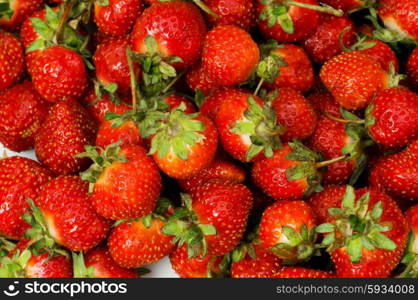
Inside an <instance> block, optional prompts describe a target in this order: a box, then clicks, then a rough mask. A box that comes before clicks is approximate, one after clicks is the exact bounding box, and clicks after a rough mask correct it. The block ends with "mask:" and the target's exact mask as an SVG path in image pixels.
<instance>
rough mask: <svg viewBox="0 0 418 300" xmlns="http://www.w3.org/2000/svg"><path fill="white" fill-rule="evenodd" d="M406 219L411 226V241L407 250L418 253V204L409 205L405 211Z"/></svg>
mask: <svg viewBox="0 0 418 300" xmlns="http://www.w3.org/2000/svg"><path fill="white" fill-rule="evenodd" d="M405 217H406V220H407V221H408V224H409V226H410V227H411V232H412V237H411V238H410V239H411V240H412V243H411V244H410V248H409V251H410V252H413V253H415V254H418V240H417V235H418V205H414V206H412V207H410V208H409V209H408V210H407V211H406V213H405Z"/></svg>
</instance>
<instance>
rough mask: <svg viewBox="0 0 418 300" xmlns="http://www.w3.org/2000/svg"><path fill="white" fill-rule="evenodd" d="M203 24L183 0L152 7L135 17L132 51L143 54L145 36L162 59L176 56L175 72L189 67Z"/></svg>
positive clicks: (197, 50) (198, 51)
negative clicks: (150, 39) (154, 42)
mask: <svg viewBox="0 0 418 300" xmlns="http://www.w3.org/2000/svg"><path fill="white" fill-rule="evenodd" d="M205 34H206V25H205V22H204V20H203V17H202V15H201V13H200V11H199V9H198V8H197V7H196V6H195V5H194V4H192V3H189V2H185V1H170V2H164V3H158V4H154V5H152V6H150V7H148V8H147V9H145V11H144V12H143V13H142V15H141V16H140V17H139V18H138V20H137V22H136V24H135V26H134V28H133V30H132V34H131V46H132V50H133V51H135V52H138V53H145V52H146V51H147V50H150V49H147V46H146V44H145V40H146V38H147V36H153V37H154V38H155V40H156V42H157V45H158V46H157V47H158V52H159V53H160V54H161V56H162V57H164V58H167V57H170V56H177V57H180V58H181V59H182V62H178V63H175V64H174V65H173V66H174V67H175V68H176V69H183V68H185V67H190V66H191V65H193V64H194V63H195V62H196V61H197V60H198V59H199V57H200V54H201V50H202V46H203V39H204V36H205Z"/></svg>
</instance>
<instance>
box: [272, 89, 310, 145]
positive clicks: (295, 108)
mask: <svg viewBox="0 0 418 300" xmlns="http://www.w3.org/2000/svg"><path fill="white" fill-rule="evenodd" d="M269 96H270V97H271V98H272V99H273V100H272V103H271V106H272V108H273V109H274V110H275V112H276V117H277V123H278V124H279V125H280V126H281V127H283V128H285V130H284V133H283V134H282V135H281V139H282V141H284V142H289V141H292V140H293V139H298V140H305V139H307V138H308V137H310V136H311V135H312V133H313V132H314V130H315V127H316V125H317V122H318V121H317V119H318V116H317V114H316V112H315V110H314V108H313V107H312V105H311V104H310V103H309V102H308V101H307V100H306V98H305V97H303V95H302V94H301V93H299V92H297V91H295V90H293V89H290V88H281V89H278V90H276V91H275V92H272V93H271V94H270V95H269ZM269 96H268V97H269Z"/></svg>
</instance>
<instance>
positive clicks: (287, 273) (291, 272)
mask: <svg viewBox="0 0 418 300" xmlns="http://www.w3.org/2000/svg"><path fill="white" fill-rule="evenodd" d="M331 277H333V276H332V274H331V273H330V272H326V271H321V270H314V269H308V268H302V267H285V268H283V269H282V270H280V271H279V272H278V273H276V274H275V275H274V276H273V278H331Z"/></svg>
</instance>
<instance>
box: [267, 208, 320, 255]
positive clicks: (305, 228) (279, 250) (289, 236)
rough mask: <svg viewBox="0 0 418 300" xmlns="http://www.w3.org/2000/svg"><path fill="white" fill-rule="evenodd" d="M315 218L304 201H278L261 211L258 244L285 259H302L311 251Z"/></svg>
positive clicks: (312, 248)
mask: <svg viewBox="0 0 418 300" xmlns="http://www.w3.org/2000/svg"><path fill="white" fill-rule="evenodd" d="M315 226H316V219H315V215H314V213H313V211H312V210H311V208H310V207H309V205H308V204H306V202H303V201H300V200H297V201H288V200H284V201H277V202H275V203H274V204H273V205H271V206H269V207H268V208H267V209H266V210H265V211H264V213H263V216H262V218H261V222H260V232H259V238H260V243H261V245H262V246H263V247H264V248H265V249H267V250H269V251H270V252H272V253H273V254H275V255H276V256H277V257H279V258H281V259H283V260H284V261H285V262H291V263H294V262H297V261H304V260H307V259H308V258H310V257H311V256H312V254H313V252H314V247H313V246H314V243H315V238H316V235H315Z"/></svg>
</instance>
